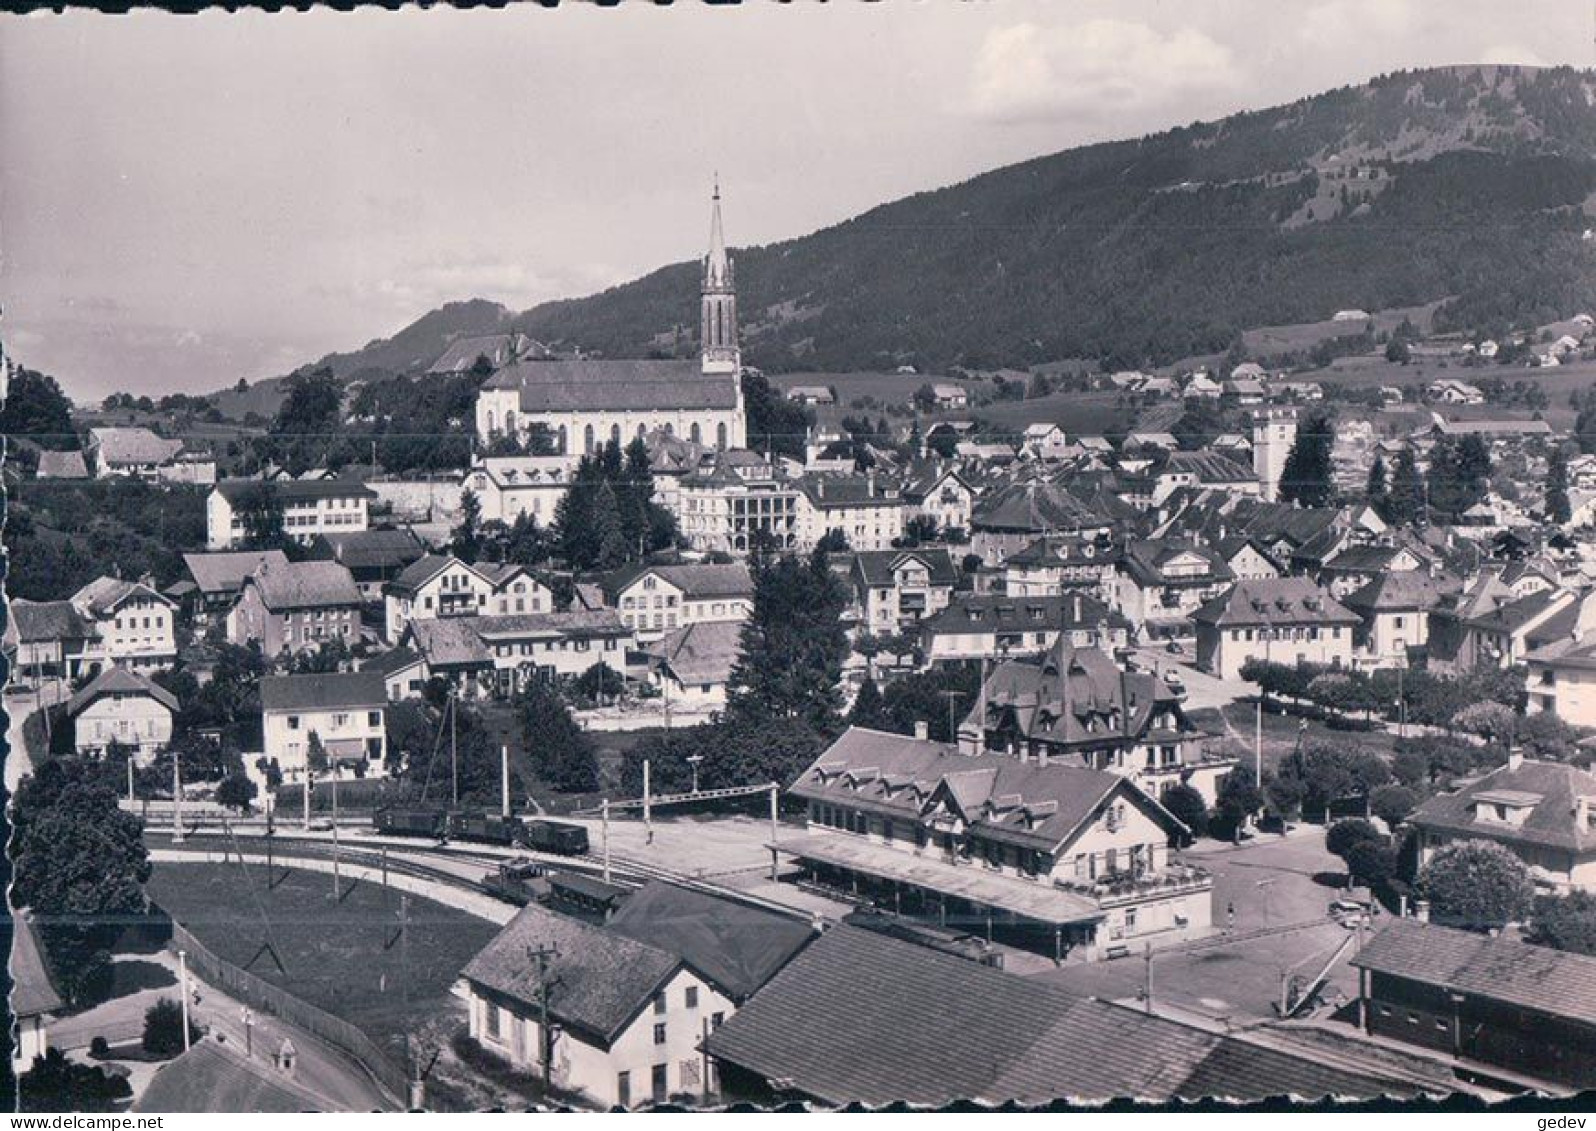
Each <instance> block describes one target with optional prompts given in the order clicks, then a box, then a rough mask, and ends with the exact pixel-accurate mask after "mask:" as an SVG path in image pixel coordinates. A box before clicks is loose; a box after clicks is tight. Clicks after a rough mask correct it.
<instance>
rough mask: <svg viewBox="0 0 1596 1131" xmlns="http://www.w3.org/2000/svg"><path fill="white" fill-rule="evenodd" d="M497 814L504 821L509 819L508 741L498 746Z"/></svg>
mask: <svg viewBox="0 0 1596 1131" xmlns="http://www.w3.org/2000/svg"><path fill="white" fill-rule="evenodd" d="M499 815H500V816H501V817H503V818H504V819H505V820H506V821H508V820H509V819H510V747H509V744H508V743H505V744H503V745H501V746H500V747H499Z"/></svg>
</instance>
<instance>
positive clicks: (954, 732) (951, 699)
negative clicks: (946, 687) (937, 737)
mask: <svg viewBox="0 0 1596 1131" xmlns="http://www.w3.org/2000/svg"><path fill="white" fill-rule="evenodd" d="M963 694H964V693H963V692H962V691H944V692H941V695H942V697H943V698H944V699H946V700H947V701H948V741H949V742H951V743H954V744H957V743H958V741H959V724H958V723H957V722H955V721H954V716H953V704H954V703H956V702H958V700H959V697H960V696H961V695H963Z"/></svg>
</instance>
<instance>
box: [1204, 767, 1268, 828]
mask: <svg viewBox="0 0 1596 1131" xmlns="http://www.w3.org/2000/svg"><path fill="white" fill-rule="evenodd" d="M1263 807H1264V795H1263V793H1261V792H1260V791H1259V789H1258V786H1257V783H1256V782H1254V781H1253V775H1252V774H1250V773H1248V772H1247V771H1246V770H1231V771H1230V773H1228V774H1226V775H1225V776H1224V777H1222V778H1220V779H1219V785H1218V788H1217V790H1216V792H1215V798H1214V811H1213V814H1212V815H1211V816H1210V818H1209V831H1210V832H1211V833H1212V834H1213V835H1214V836H1216V837H1219V838H1220V839H1222V840H1232V839H1234V838H1235V837H1236V836H1237V834H1239V833H1240V832H1241V828H1242V826H1243V825H1245V824H1246V823H1247V822H1248V820H1250V819H1251V818H1252V817H1254V816H1255V815H1256V814H1258V813H1259V812H1261V811H1262V810H1263Z"/></svg>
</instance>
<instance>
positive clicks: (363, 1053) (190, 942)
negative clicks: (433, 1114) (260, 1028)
mask: <svg viewBox="0 0 1596 1131" xmlns="http://www.w3.org/2000/svg"><path fill="white" fill-rule="evenodd" d="M171 945H172V947H173V948H174V949H177V950H182V951H185V952H187V957H188V963H189V965H190V966H192V967H193V969H194V972H195V973H196V974H198V975H199V976H200V977H201V978H203V979H204V980H205V981H207V982H211V983H212V984H214V985H216V986H219V987H220V988H222V989H223V990H225V991H226V992H227V993H228V994H229V995H230V996H232V997H235V998H237V999H238V1000H240V1001H242V1002H244V1003H245V1004H246V1005H248V1006H250V1007H251V1008H254V1009H259V1010H263V1011H264V1012H266V1013H270V1014H272V1015H274V1016H276V1017H281V1018H282V1019H283V1020H284V1021H286V1022H288V1023H289V1024H290V1025H295V1026H297V1027H298V1028H300V1029H303V1030H304V1031H305V1032H307V1033H310V1034H312V1035H314V1036H317V1037H320V1038H321V1039H322V1040H324V1041H326V1042H327V1043H328V1044H330V1045H332V1046H333V1047H334V1048H338V1049H342V1050H343V1051H344V1052H346V1053H348V1054H349V1055H350V1056H352V1057H354V1058H355V1059H356V1060H357V1061H359V1062H360V1063H361V1064H362V1065H363V1066H364V1067H365V1069H366V1071H368V1072H370V1073H371V1075H372V1078H373V1079H375V1080H376V1081H377V1083H378V1084H379V1085H380V1086H381V1087H382V1088H383V1089H385V1090H386V1091H387V1092H388V1093H389V1098H391V1099H393V1100H394V1101H395V1102H396V1103H397V1104H399V1105H400V1106H403V1105H404V1104H405V1102H406V1101H407V1099H408V1096H409V1088H410V1083H409V1080H410V1077H409V1073H408V1072H407V1071H406V1069H405V1066H404V1065H402V1064H400V1063H399V1062H398V1061H396V1060H395V1059H394V1058H393V1057H392V1056H390V1055H389V1054H388V1053H386V1052H384V1051H383V1050H382V1049H381V1048H380V1047H379V1046H378V1045H377V1043H376V1042H375V1041H373V1040H372V1039H371V1038H370V1037H368V1036H366V1034H365V1033H363V1032H361V1030H360V1029H358V1028H356V1027H355V1026H353V1025H351V1024H350V1023H349V1022H347V1021H345V1020H343V1019H342V1018H341V1017H334V1016H333V1015H332V1014H330V1013H328V1012H327V1011H326V1010H323V1009H318V1008H317V1007H316V1006H314V1005H311V1004H310V1003H309V1002H307V1001H302V1000H301V999H299V998H297V997H295V996H294V995H293V994H291V993H289V992H288V991H287V990H284V989H282V988H280V987H278V986H274V985H272V984H271V983H270V982H267V981H266V980H264V979H263V978H260V977H257V976H256V975H254V974H251V973H250V972H249V971H248V970H244V969H242V968H240V967H238V966H234V965H233V964H232V963H231V962H228V961H226V960H225V959H221V958H218V957H217V956H216V955H214V954H212V953H211V952H210V950H209V949H207V948H206V946H205V945H204V944H203V943H201V942H200V941H199V940H198V939H196V938H195V937H194V936H193V935H192V934H190V933H189V932H188V929H187V928H186V927H184V926H183V925H182V924H181V923H179V922H177V921H176V920H173V921H172V942H171Z"/></svg>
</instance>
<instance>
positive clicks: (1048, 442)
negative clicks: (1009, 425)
mask: <svg viewBox="0 0 1596 1131" xmlns="http://www.w3.org/2000/svg"><path fill="white" fill-rule="evenodd" d="M1069 451H1070V445H1069V437H1067V436H1066V435H1065V434H1064V429H1062V428H1060V427H1059V426H1058V425H1057V424H1050V423H1047V422H1038V423H1036V424H1027V425H1026V426H1025V431H1024V432H1023V433H1021V435H1020V454H1021V455H1023V456H1025V457H1026V458H1027V459H1039V460H1057V459H1063V458H1065V457H1066V456H1067V455H1068V454H1069Z"/></svg>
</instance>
